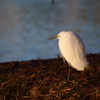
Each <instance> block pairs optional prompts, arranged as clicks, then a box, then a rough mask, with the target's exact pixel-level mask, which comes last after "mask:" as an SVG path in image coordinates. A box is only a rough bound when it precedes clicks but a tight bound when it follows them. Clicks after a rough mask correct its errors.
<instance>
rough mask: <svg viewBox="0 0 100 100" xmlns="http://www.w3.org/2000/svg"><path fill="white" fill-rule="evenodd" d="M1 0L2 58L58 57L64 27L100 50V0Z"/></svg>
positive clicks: (90, 49) (95, 50)
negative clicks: (51, 38) (60, 36)
mask: <svg viewBox="0 0 100 100" xmlns="http://www.w3.org/2000/svg"><path fill="white" fill-rule="evenodd" d="M51 1H52V0H0V62H7V61H21V60H31V59H39V58H40V59H48V58H56V57H57V55H59V50H58V44H57V42H58V40H47V39H48V38H50V37H54V36H56V35H57V34H58V33H59V32H60V31H63V30H66V31H68V30H71V31H75V32H76V33H78V34H79V35H80V37H81V38H82V39H83V41H84V43H85V46H86V51H87V53H99V52H100V0H54V1H55V2H54V4H52V3H51Z"/></svg>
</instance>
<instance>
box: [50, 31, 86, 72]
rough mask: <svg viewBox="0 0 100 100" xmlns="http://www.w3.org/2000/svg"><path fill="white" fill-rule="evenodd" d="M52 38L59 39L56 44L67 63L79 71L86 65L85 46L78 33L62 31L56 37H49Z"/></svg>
mask: <svg viewBox="0 0 100 100" xmlns="http://www.w3.org/2000/svg"><path fill="white" fill-rule="evenodd" d="M54 38H55V39H59V42H58V45H59V49H60V52H61V55H62V57H63V58H64V59H65V60H67V62H68V64H69V65H71V66H72V67H73V68H75V69H77V70H79V71H82V70H84V68H85V67H87V66H88V62H87V58H86V52H85V46H84V43H83V41H82V39H81V38H80V37H79V35H78V34H76V33H75V32H72V31H62V32H60V33H59V34H58V35H57V37H53V38H49V39H54Z"/></svg>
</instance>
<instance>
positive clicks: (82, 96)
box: [0, 54, 100, 100]
mask: <svg viewBox="0 0 100 100" xmlns="http://www.w3.org/2000/svg"><path fill="white" fill-rule="evenodd" d="M87 58H88V61H89V63H90V64H89V68H88V69H85V70H84V71H83V72H78V82H77V83H76V82H75V77H76V70H75V69H73V68H71V76H70V82H69V83H67V75H68V65H67V64H66V65H64V63H63V60H62V59H61V58H54V59H38V60H30V61H21V62H18V61H16V62H6V63H0V100H100V54H88V55H87Z"/></svg>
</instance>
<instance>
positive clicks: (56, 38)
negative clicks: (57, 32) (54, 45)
mask: <svg viewBox="0 0 100 100" xmlns="http://www.w3.org/2000/svg"><path fill="white" fill-rule="evenodd" d="M59 37H60V36H56V37H51V38H48V40H51V39H58V38H59Z"/></svg>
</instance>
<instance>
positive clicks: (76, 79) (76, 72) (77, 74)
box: [75, 70, 78, 83]
mask: <svg viewBox="0 0 100 100" xmlns="http://www.w3.org/2000/svg"><path fill="white" fill-rule="evenodd" d="M77 81H78V71H77V70H76V79H75V82H76V83H77Z"/></svg>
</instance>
